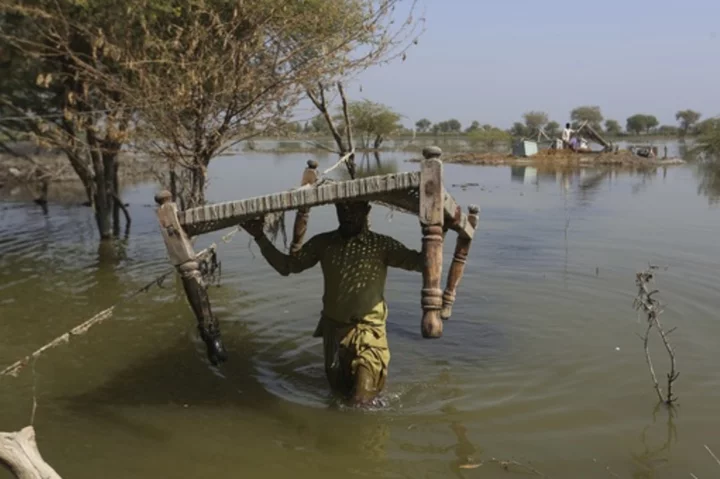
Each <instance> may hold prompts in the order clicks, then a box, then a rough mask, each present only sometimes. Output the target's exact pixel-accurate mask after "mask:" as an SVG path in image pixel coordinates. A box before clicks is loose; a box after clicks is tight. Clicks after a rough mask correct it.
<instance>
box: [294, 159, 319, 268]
mask: <svg viewBox="0 0 720 479" xmlns="http://www.w3.org/2000/svg"><path fill="white" fill-rule="evenodd" d="M317 167H318V162H317V161H315V160H308V162H307V168H305V171H303V175H302V180H301V182H300V186H305V185H311V184H313V183H315V182H316V181H317V180H318V172H317ZM309 218H310V208H298V210H297V212H296V213H295V224H294V226H293V239H292V243H291V244H290V254H295V253H297V252H298V251H299V250H300V248H301V247H302V243H303V238H305V233H306V232H307V225H308V219H309Z"/></svg>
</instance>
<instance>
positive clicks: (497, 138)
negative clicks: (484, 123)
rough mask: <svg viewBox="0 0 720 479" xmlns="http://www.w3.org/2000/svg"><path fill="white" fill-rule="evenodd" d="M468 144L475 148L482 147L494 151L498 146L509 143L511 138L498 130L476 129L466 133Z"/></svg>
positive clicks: (508, 134) (506, 133)
mask: <svg viewBox="0 0 720 479" xmlns="http://www.w3.org/2000/svg"><path fill="white" fill-rule="evenodd" d="M468 139H469V141H470V144H471V145H473V146H476V145H478V144H480V145H483V146H484V147H485V148H487V149H488V150H494V149H495V148H497V147H498V146H499V145H502V144H507V143H510V141H511V140H512V137H511V135H510V133H508V132H506V131H503V130H501V129H499V128H491V129H488V130H486V129H477V130H474V131H472V132H470V133H468Z"/></svg>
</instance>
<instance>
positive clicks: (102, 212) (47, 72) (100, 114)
mask: <svg viewBox="0 0 720 479" xmlns="http://www.w3.org/2000/svg"><path fill="white" fill-rule="evenodd" d="M151 7H152V6H151ZM165 18H166V17H165V12H164V11H162V9H159V8H149V9H148V11H146V12H145V11H143V12H138V11H130V12H128V11H127V10H126V8H125V6H124V5H120V4H117V3H112V2H99V1H95V2H55V1H50V0H38V1H36V2H32V4H28V3H26V2H3V3H2V5H1V6H0V25H2V26H1V27H0V32H1V34H0V52H2V53H1V54H0V56H2V60H1V61H2V71H3V74H2V75H0V116H1V117H4V118H5V119H4V120H3V121H2V123H0V132H3V133H5V135H4V136H5V138H6V139H8V140H10V141H11V142H12V141H13V140H14V139H15V138H17V137H18V135H29V137H30V138H31V139H32V140H34V141H35V142H36V143H38V144H40V145H43V146H48V147H51V148H54V149H57V150H59V151H61V152H62V153H63V154H64V156H65V157H66V158H67V159H68V162H69V163H70V165H71V167H72V168H73V170H74V171H75V173H76V174H77V176H78V178H79V179H80V181H81V182H82V184H83V186H84V188H85V193H86V196H87V203H88V205H91V206H92V207H93V211H94V214H95V222H96V225H97V228H98V232H99V234H100V238H101V239H102V240H107V239H110V238H112V237H113V236H118V235H119V234H120V226H121V222H120V210H121V209H123V210H124V206H123V204H122V201H121V199H120V187H119V184H120V181H119V169H120V162H119V160H118V157H119V153H120V150H121V148H122V146H123V145H124V144H125V143H126V142H127V141H128V137H129V134H130V132H131V129H132V126H133V125H134V124H135V121H134V120H135V119H134V118H133V115H132V113H133V110H132V109H131V108H128V107H127V100H128V99H129V98H128V95H127V93H126V92H125V91H123V89H122V88H120V86H119V85H118V84H117V82H115V81H113V80H114V79H116V78H122V75H121V74H120V73H119V72H122V70H123V65H122V64H121V63H120V62H119V61H118V56H117V54H116V53H117V52H115V51H114V50H113V49H112V48H111V47H109V46H108V45H107V43H106V42H105V41H104V40H105V38H117V37H119V36H125V37H127V38H128V41H129V42H131V43H137V42H139V41H141V33H142V27H143V25H144V26H145V28H150V29H154V28H156V26H157V23H158V21H160V20H162V19H165ZM142 21H145V23H144V24H143V23H142ZM88 65H92V69H89V68H87V66H88ZM100 78H102V80H100ZM7 118H12V120H8V119H7ZM0 143H2V147H3V150H5V151H8V152H11V153H12V152H13V151H14V150H13V148H12V145H11V144H8V143H7V142H3V141H2V140H0ZM124 211H125V212H126V220H127V225H129V220H130V218H129V214H128V213H127V210H124Z"/></svg>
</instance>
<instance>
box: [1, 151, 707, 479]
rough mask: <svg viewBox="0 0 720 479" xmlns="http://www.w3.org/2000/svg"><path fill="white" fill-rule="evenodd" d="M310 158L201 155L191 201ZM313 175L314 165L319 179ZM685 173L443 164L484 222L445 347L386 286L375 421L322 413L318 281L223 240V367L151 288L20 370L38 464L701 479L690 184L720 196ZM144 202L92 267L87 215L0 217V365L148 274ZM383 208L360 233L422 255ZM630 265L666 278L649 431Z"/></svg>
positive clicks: (699, 257) (170, 287)
mask: <svg viewBox="0 0 720 479" xmlns="http://www.w3.org/2000/svg"><path fill="white" fill-rule="evenodd" d="M411 156H416V155H411V154H402V153H397V154H386V155H385V156H383V157H382V158H380V157H377V156H374V155H358V169H359V170H361V175H365V174H370V173H371V172H373V171H376V172H377V171H383V172H390V171H400V170H410V169H416V168H417V164H415V163H406V162H404V160H405V159H408V158H410V157H411ZM309 157H310V155H309V154H305V153H303V154H298V155H265V154H258V155H254V156H246V157H239V158H232V157H227V158H223V159H220V160H218V161H217V162H216V163H214V164H213V165H212V167H211V170H210V173H211V178H210V179H211V187H210V191H209V195H208V196H209V198H211V201H221V200H229V199H237V198H241V197H250V196H255V195H259V194H266V193H270V192H273V191H279V190H283V189H285V188H288V187H294V186H296V185H297V181H298V178H299V176H300V174H301V173H302V170H303V168H304V167H305V162H306V161H307V159H308V158H309ZM312 157H315V158H317V159H318V161H319V162H320V169H321V170H324V169H327V168H329V167H331V166H332V165H333V164H334V163H335V161H337V155H333V154H328V155H324V156H323V155H319V156H315V155H312ZM249 171H251V172H252V175H248V172H249ZM335 171H336V172H337V174H338V175H342V174H344V173H343V171H344V170H343V169H342V168H338V169H337V170H335ZM703 171H706V170H702V169H701V168H700V167H699V165H698V166H697V167H696V166H682V167H671V168H667V169H665V170H662V169H660V170H655V171H628V170H618V169H605V168H583V169H566V168H560V169H553V168H531V167H518V168H515V167H513V168H510V167H504V166H503V167H473V166H464V165H451V164H449V165H446V166H445V175H446V184H447V185H448V188H449V190H450V192H451V193H452V194H453V195H454V196H455V198H456V199H457V200H458V202H459V203H460V204H462V205H468V204H471V203H476V204H479V205H480V206H481V208H482V215H481V219H480V227H479V229H478V233H477V235H476V237H475V239H474V242H473V246H472V249H471V252H470V257H469V259H468V263H467V265H466V269H465V274H464V277H463V280H462V282H461V284H460V287H459V292H458V299H457V302H456V305H455V316H454V317H453V318H452V320H450V321H448V323H447V324H446V326H445V333H444V337H443V338H442V339H440V340H438V341H426V340H423V339H422V338H421V336H420V317H421V308H420V289H421V288H422V281H421V279H420V278H419V277H418V276H417V275H413V274H409V273H406V272H402V271H391V272H390V274H389V277H388V287H387V300H388V303H389V311H390V317H389V323H388V338H389V342H390V348H391V352H392V360H391V364H390V376H389V380H388V390H387V392H386V397H387V398H388V405H387V407H384V408H379V409H376V410H372V411H358V410H353V409H348V408H338V407H334V406H333V405H332V402H331V401H330V394H329V390H328V386H327V381H326V379H325V377H324V372H323V366H322V350H321V347H320V343H319V341H318V340H317V339H314V338H312V337H311V335H312V331H313V328H314V326H315V325H316V323H317V319H318V315H319V312H320V307H321V296H322V286H321V285H322V278H321V272H320V271H319V269H317V268H316V269H312V270H310V271H307V272H306V273H303V274H302V275H298V276H290V277H287V278H282V277H279V276H278V275H277V274H276V273H275V272H274V271H273V270H272V269H271V268H270V267H269V266H268V265H267V264H266V263H265V262H264V261H263V260H262V258H260V255H259V253H258V251H257V247H256V246H255V245H254V244H253V243H251V242H249V241H248V238H247V236H245V235H244V234H238V235H236V236H235V237H234V239H233V241H232V242H231V243H229V244H224V243H222V244H221V245H220V248H219V252H218V253H219V257H220V260H221V261H222V264H223V268H222V270H223V275H222V283H221V286H220V287H214V288H212V289H211V291H210V295H211V298H212V302H213V309H214V311H215V312H216V314H217V316H218V318H219V320H220V322H221V328H222V330H223V334H224V337H225V341H226V346H227V348H228V350H229V354H230V359H229V361H228V362H227V363H226V364H224V365H223V366H222V367H221V368H219V369H214V368H212V367H210V366H209V364H208V363H207V360H206V358H205V353H204V349H203V345H202V343H201V342H199V341H198V340H197V338H196V333H195V326H194V318H193V317H192V314H191V312H190V310H189V308H188V307H187V304H186V302H185V300H184V298H183V293H182V287H181V284H180V283H179V282H178V281H166V283H165V284H164V285H163V286H164V287H163V288H155V289H153V290H151V291H150V292H148V293H147V294H144V295H140V296H138V297H137V298H135V299H133V300H132V301H130V302H128V303H123V304H122V305H121V306H119V307H118V309H117V310H116V314H115V316H114V318H113V320H111V321H107V322H105V323H103V324H101V325H98V326H97V327H96V328H94V329H92V330H91V331H90V332H89V333H88V334H87V335H85V336H81V337H78V338H75V339H73V341H71V342H70V343H69V344H67V345H63V346H61V347H59V348H57V349H55V350H53V351H51V352H48V353H47V355H46V356H44V357H42V358H41V359H40V360H38V362H37V364H36V377H35V379H36V384H37V392H38V397H39V409H38V415H37V418H36V424H35V426H36V429H37V430H38V437H39V441H40V448H41V450H42V451H43V455H44V456H46V458H47V459H48V460H49V461H50V462H51V463H52V464H53V465H54V466H55V467H56V469H57V470H58V471H60V472H61V473H62V474H63V475H64V476H67V477H78V478H84V477H97V476H99V475H102V476H103V477H106V478H108V479H115V478H118V479H120V478H126V477H208V476H217V477H227V475H228V471H239V472H238V473H239V474H241V475H243V476H247V477H269V478H274V477H277V478H280V477H288V476H292V477H300V478H303V477H308V478H310V477H312V478H313V479H317V478H322V477H328V478H330V477H337V476H338V475H341V476H343V477H376V476H377V477H407V478H410V477H412V478H414V477H464V478H470V477H480V475H482V476H483V477H490V478H495V477H498V478H500V477H508V476H507V474H508V472H511V473H513V474H514V473H517V474H528V475H529V474H532V473H531V472H529V470H528V469H523V468H521V467H516V466H513V467H510V468H509V471H505V470H504V469H503V465H502V462H501V461H500V460H508V461H510V460H514V459H517V461H518V463H521V464H530V465H532V467H534V468H535V467H536V468H537V470H540V471H542V472H543V473H546V474H548V476H550V477H608V475H610V476H612V475H611V474H609V473H607V470H605V465H607V467H608V468H609V469H608V470H610V471H612V473H614V474H617V475H619V476H620V477H633V475H634V477H688V475H689V473H690V472H692V473H694V474H696V475H697V476H698V477H713V474H716V473H717V469H716V465H715V464H713V463H712V462H711V461H709V460H707V459H708V458H707V457H706V456H707V454H706V453H705V452H704V449H703V444H706V443H707V444H709V445H711V446H712V445H713V442H712V441H715V440H716V437H717V430H718V428H720V414H719V412H720V410H719V409H718V404H720V380H718V376H717V372H716V364H717V362H718V361H720V353H719V352H718V348H717V345H716V342H717V340H716V338H717V337H718V335H720V323H719V322H718V321H717V311H718V309H720V289H719V288H720V287H719V286H718V285H719V284H720V282H719V281H718V271H720V257H718V255H717V242H716V240H715V239H716V238H717V236H718V234H720V222H718V218H717V215H718V214H720V212H718V210H717V209H713V208H708V205H707V199H706V198H705V196H698V184H701V185H703V184H705V185H707V186H706V187H704V189H703V190H702V191H701V192H700V193H701V194H702V195H707V197H708V198H713V197H715V198H717V189H716V187H711V186H710V185H713V184H715V183H713V181H714V180H713V181H710V180H708V179H707V178H712V176H704V173H703ZM707 171H710V170H707ZM452 185H458V186H457V187H453V186H452ZM463 185H464V186H463ZM471 185H477V186H471ZM153 193H154V186H153V185H136V186H134V187H130V188H129V189H128V190H127V191H126V192H125V199H126V201H127V202H128V203H129V205H130V206H129V208H130V211H131V213H132V214H133V231H132V232H131V235H130V236H129V238H127V240H124V241H119V242H117V243H115V244H110V245H108V246H103V247H101V248H98V243H97V238H96V232H95V225H94V222H93V219H92V212H91V211H89V209H87V208H78V207H76V206H73V205H61V204H57V203H54V204H52V203H51V204H50V206H49V212H48V214H47V215H44V214H43V213H42V211H41V210H40V209H38V208H36V207H35V205H32V204H27V203H21V202H5V203H2V204H0V224H2V227H1V228H0V252H1V253H0V318H2V321H0V365H4V364H6V363H9V362H12V361H14V360H15V359H16V358H18V357H20V356H22V355H24V354H27V353H28V352H29V351H31V350H32V349H33V348H36V347H38V346H40V345H42V344H43V343H44V342H45V341H47V340H48V339H49V338H52V337H55V336H57V335H58V334H60V333H62V332H64V331H66V330H67V329H68V328H69V327H71V326H73V325H75V324H77V323H79V322H81V321H83V320H85V319H87V318H88V317H90V316H92V315H93V314H95V313H97V312H98V311H100V310H103V309H105V308H107V307H109V306H110V305H112V304H114V303H115V302H116V301H118V300H119V299H120V298H122V297H123V296H124V295H125V294H127V293H128V292H129V291H131V290H133V289H135V288H137V287H139V286H141V285H142V284H145V283H146V282H147V281H149V280H150V279H152V278H153V277H155V276H157V275H159V274H160V273H162V272H164V271H166V270H167V269H168V267H169V265H168V263H167V260H166V255H165V252H164V249H163V248H164V247H163V244H162V239H161V238H160V236H159V234H158V232H157V220H156V218H155V213H154V208H152V207H148V206H147V205H148V204H151V203H152V195H153ZM388 213H389V212H388V211H386V210H385V209H384V208H382V207H378V208H373V213H372V214H373V217H372V225H373V228H374V229H376V230H377V231H378V232H380V233H384V234H389V235H392V236H393V237H395V238H397V239H398V240H400V241H402V242H403V243H405V244H407V245H408V246H409V247H411V248H415V249H420V248H421V247H422V242H421V234H420V227H419V225H418V223H417V218H414V217H410V216H408V215H404V214H395V215H392V216H390V215H389V214H388ZM335 227H336V218H335V212H334V210H333V208H330V207H322V208H314V209H313V210H312V212H311V215H310V225H309V231H308V237H310V236H312V235H314V234H317V233H320V232H323V231H327V230H329V229H332V228H335ZM224 233H226V232H225V231H224V232H217V233H213V234H210V235H207V236H203V237H200V238H198V239H197V243H196V247H198V248H202V247H205V246H207V245H208V244H210V243H211V242H218V244H220V243H221V242H220V241H219V239H220V237H221V236H222V234H224ZM453 246H454V242H453V240H449V241H448V242H446V245H445V249H444V258H443V259H444V272H445V273H447V267H448V265H449V264H450V260H451V258H452V254H453ZM648 262H653V263H659V264H664V265H667V266H669V269H668V270H667V271H666V272H663V274H662V276H661V278H660V281H661V282H662V283H661V285H660V289H661V296H662V299H663V301H664V302H665V303H666V304H667V307H666V312H665V314H664V317H665V318H666V321H667V322H668V323H669V324H672V325H673V326H678V330H677V331H676V332H675V333H674V334H675V337H674V338H675V340H676V347H677V351H678V353H677V354H678V360H679V361H680V365H681V369H680V370H681V373H682V375H681V379H680V381H679V383H678V388H679V390H678V393H679V395H680V397H681V400H682V408H683V409H682V412H683V414H682V415H678V416H677V417H674V418H671V419H672V422H671V425H670V426H669V425H668V423H666V418H665V416H663V414H664V413H665V412H664V410H660V411H659V412H658V414H657V422H652V423H651V424H650V425H648V423H649V422H650V419H649V417H650V414H651V413H652V408H653V406H654V405H655V403H654V393H653V391H652V386H651V385H650V384H648V382H649V381H648V377H647V369H646V368H647V367H646V365H645V362H644V355H643V352H642V346H641V345H638V341H637V339H636V338H635V336H634V333H635V332H636V331H637V328H639V327H641V326H640V325H638V324H637V323H636V322H635V321H634V319H635V316H634V311H633V310H632V307H631V302H632V297H633V295H634V293H635V287H634V283H633V281H634V273H635V272H636V270H638V269H640V268H644V267H645V266H646V265H647V263H648ZM32 383H33V381H32V376H31V375H30V374H29V373H24V374H23V375H21V376H20V377H19V378H17V379H11V380H5V379H2V380H0V388H2V394H0V430H8V429H10V430H14V429H18V428H20V427H22V426H24V425H25V424H26V421H27V418H28V415H29V414H28V411H29V410H30V408H31V398H32ZM653 421H655V420H653ZM675 428H677V429H678V430H680V432H681V433H682V434H677V433H675ZM109 432H112V434H109ZM666 444H667V445H666ZM714 449H715V450H718V449H720V446H717V447H715V448H714ZM148 451H152V453H151V454H149V453H148ZM493 458H497V459H498V461H495V462H493V460H492V459H493ZM598 464H600V465H602V467H600V466H598ZM478 469H479V470H478ZM188 471H192V473H189V472H188ZM195 471H197V472H195ZM481 471H482V472H481ZM4 474H5V473H4V472H0V478H3V479H4V478H5V477H7V475H4ZM520 477H524V476H520Z"/></svg>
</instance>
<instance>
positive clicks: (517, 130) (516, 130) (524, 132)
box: [510, 121, 531, 138]
mask: <svg viewBox="0 0 720 479" xmlns="http://www.w3.org/2000/svg"><path fill="white" fill-rule="evenodd" d="M530 134H531V133H530V132H528V128H527V127H526V126H525V125H524V124H523V123H520V122H519V121H516V122H515V123H513V126H512V127H511V128H510V135H511V136H513V137H516V138H522V137H526V136H529V135H530Z"/></svg>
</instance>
